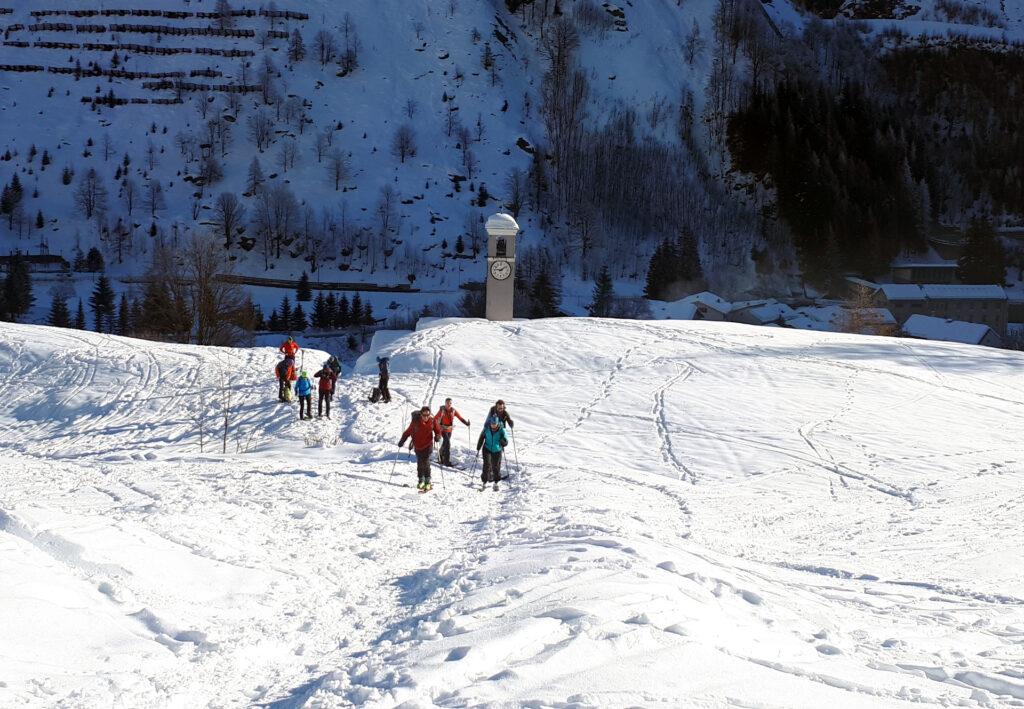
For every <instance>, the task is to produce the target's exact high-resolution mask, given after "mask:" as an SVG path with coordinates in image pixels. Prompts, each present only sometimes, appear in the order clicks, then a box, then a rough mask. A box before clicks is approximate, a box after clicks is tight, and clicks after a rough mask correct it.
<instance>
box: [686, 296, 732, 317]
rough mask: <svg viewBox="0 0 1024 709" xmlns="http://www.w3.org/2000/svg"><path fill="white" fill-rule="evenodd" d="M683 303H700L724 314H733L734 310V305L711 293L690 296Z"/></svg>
mask: <svg viewBox="0 0 1024 709" xmlns="http://www.w3.org/2000/svg"><path fill="white" fill-rule="evenodd" d="M682 302H684V303H700V304H701V305H705V306H707V307H709V308H714V309H715V310H717V311H718V312H720V313H723V314H725V313H729V312H732V309H733V306H732V303H730V302H729V301H727V300H724V299H722V298H719V297H718V296H717V295H715V294H714V293H712V292H711V291H702V292H700V293H694V294H693V295H688V296H686V297H685V298H683V299H682Z"/></svg>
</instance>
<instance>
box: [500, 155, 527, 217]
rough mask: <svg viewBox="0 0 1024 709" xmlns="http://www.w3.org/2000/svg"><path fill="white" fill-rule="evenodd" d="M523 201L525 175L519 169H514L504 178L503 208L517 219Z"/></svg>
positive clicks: (524, 196)
mask: <svg viewBox="0 0 1024 709" xmlns="http://www.w3.org/2000/svg"><path fill="white" fill-rule="evenodd" d="M525 200H526V175H524V174H523V171H522V170H521V169H520V168H518V167H514V168H512V169H511V170H509V173H508V175H506V176H505V207H506V209H508V210H509V211H510V212H512V216H513V217H515V218H517V219H518V218H519V212H520V210H521V209H522V208H523V202H524V201H525Z"/></svg>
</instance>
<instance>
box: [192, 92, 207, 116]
mask: <svg viewBox="0 0 1024 709" xmlns="http://www.w3.org/2000/svg"><path fill="white" fill-rule="evenodd" d="M194 101H195V104H196V112H197V113H199V116H200V117H201V118H202V119H203V120H204V121H205V120H206V116H207V114H209V113H210V92H209V91H208V90H207V89H199V91H197V92H196V96H195V99H194Z"/></svg>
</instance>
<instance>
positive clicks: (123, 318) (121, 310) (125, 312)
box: [116, 293, 132, 335]
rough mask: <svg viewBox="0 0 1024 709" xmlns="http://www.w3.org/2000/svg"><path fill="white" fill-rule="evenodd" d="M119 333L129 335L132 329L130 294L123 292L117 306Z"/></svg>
mask: <svg viewBox="0 0 1024 709" xmlns="http://www.w3.org/2000/svg"><path fill="white" fill-rule="evenodd" d="M116 330H117V334H118V335H128V334H130V333H131V331H132V313H131V309H130V307H129V305H128V295H127V294H126V293H121V301H120V303H118V306H117V327H116Z"/></svg>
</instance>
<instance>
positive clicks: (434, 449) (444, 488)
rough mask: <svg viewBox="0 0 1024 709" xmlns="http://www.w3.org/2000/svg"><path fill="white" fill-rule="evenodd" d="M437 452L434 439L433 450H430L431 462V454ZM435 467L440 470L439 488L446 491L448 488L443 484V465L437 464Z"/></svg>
mask: <svg viewBox="0 0 1024 709" xmlns="http://www.w3.org/2000/svg"><path fill="white" fill-rule="evenodd" d="M435 453H437V441H434V445H433V451H432V452H431V461H430V462H431V464H433V462H434V461H433V454H435ZM437 469H438V470H440V471H441V489H442V490H444V491H445V492H448V488H447V487H446V486H445V484H444V466H443V465H438V466H437Z"/></svg>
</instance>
